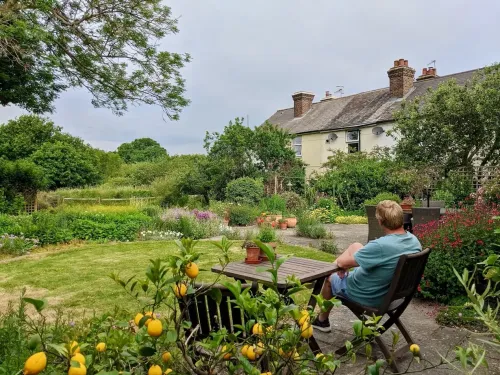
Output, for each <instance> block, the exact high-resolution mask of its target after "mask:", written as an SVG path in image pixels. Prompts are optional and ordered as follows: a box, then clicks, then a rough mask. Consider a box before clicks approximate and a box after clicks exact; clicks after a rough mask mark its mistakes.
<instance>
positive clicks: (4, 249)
mask: <svg viewBox="0 0 500 375" xmlns="http://www.w3.org/2000/svg"><path fill="white" fill-rule="evenodd" d="M37 244H38V240H37V239H32V238H26V237H24V236H15V235H13V234H10V235H9V234H4V235H0V254H8V255H23V254H26V253H28V252H29V251H30V250H32V249H34V248H35V247H37Z"/></svg>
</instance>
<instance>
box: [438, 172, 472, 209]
mask: <svg viewBox="0 0 500 375" xmlns="http://www.w3.org/2000/svg"><path fill="white" fill-rule="evenodd" d="M438 187H439V190H445V191H448V192H450V193H451V194H452V195H453V197H454V203H455V204H459V203H460V202H463V201H464V200H465V198H467V197H468V196H469V195H470V194H471V193H473V189H472V175H471V174H469V173H461V172H457V171H452V172H450V173H449V174H448V177H447V178H446V179H445V180H443V181H442V182H441V183H440V184H439V185H438Z"/></svg>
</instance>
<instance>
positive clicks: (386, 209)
mask: <svg viewBox="0 0 500 375" xmlns="http://www.w3.org/2000/svg"><path fill="white" fill-rule="evenodd" d="M375 217H376V218H377V219H378V220H379V222H380V224H381V225H383V226H384V227H386V228H387V229H392V230H394V229H398V228H401V227H402V226H403V209H402V208H401V206H400V205H399V204H397V203H396V202H394V201H390V200H385V201H382V202H380V203H379V204H377V209H376V211H375Z"/></svg>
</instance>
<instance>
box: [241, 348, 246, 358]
mask: <svg viewBox="0 0 500 375" xmlns="http://www.w3.org/2000/svg"><path fill="white" fill-rule="evenodd" d="M247 353H248V345H243V348H241V355H243V357H246V356H247Z"/></svg>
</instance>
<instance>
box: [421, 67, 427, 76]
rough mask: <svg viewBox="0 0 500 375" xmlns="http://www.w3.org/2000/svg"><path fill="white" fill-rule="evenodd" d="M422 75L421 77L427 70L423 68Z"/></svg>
mask: <svg viewBox="0 0 500 375" xmlns="http://www.w3.org/2000/svg"><path fill="white" fill-rule="evenodd" d="M422 75H423V76H425V75H427V68H423V69H422Z"/></svg>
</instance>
